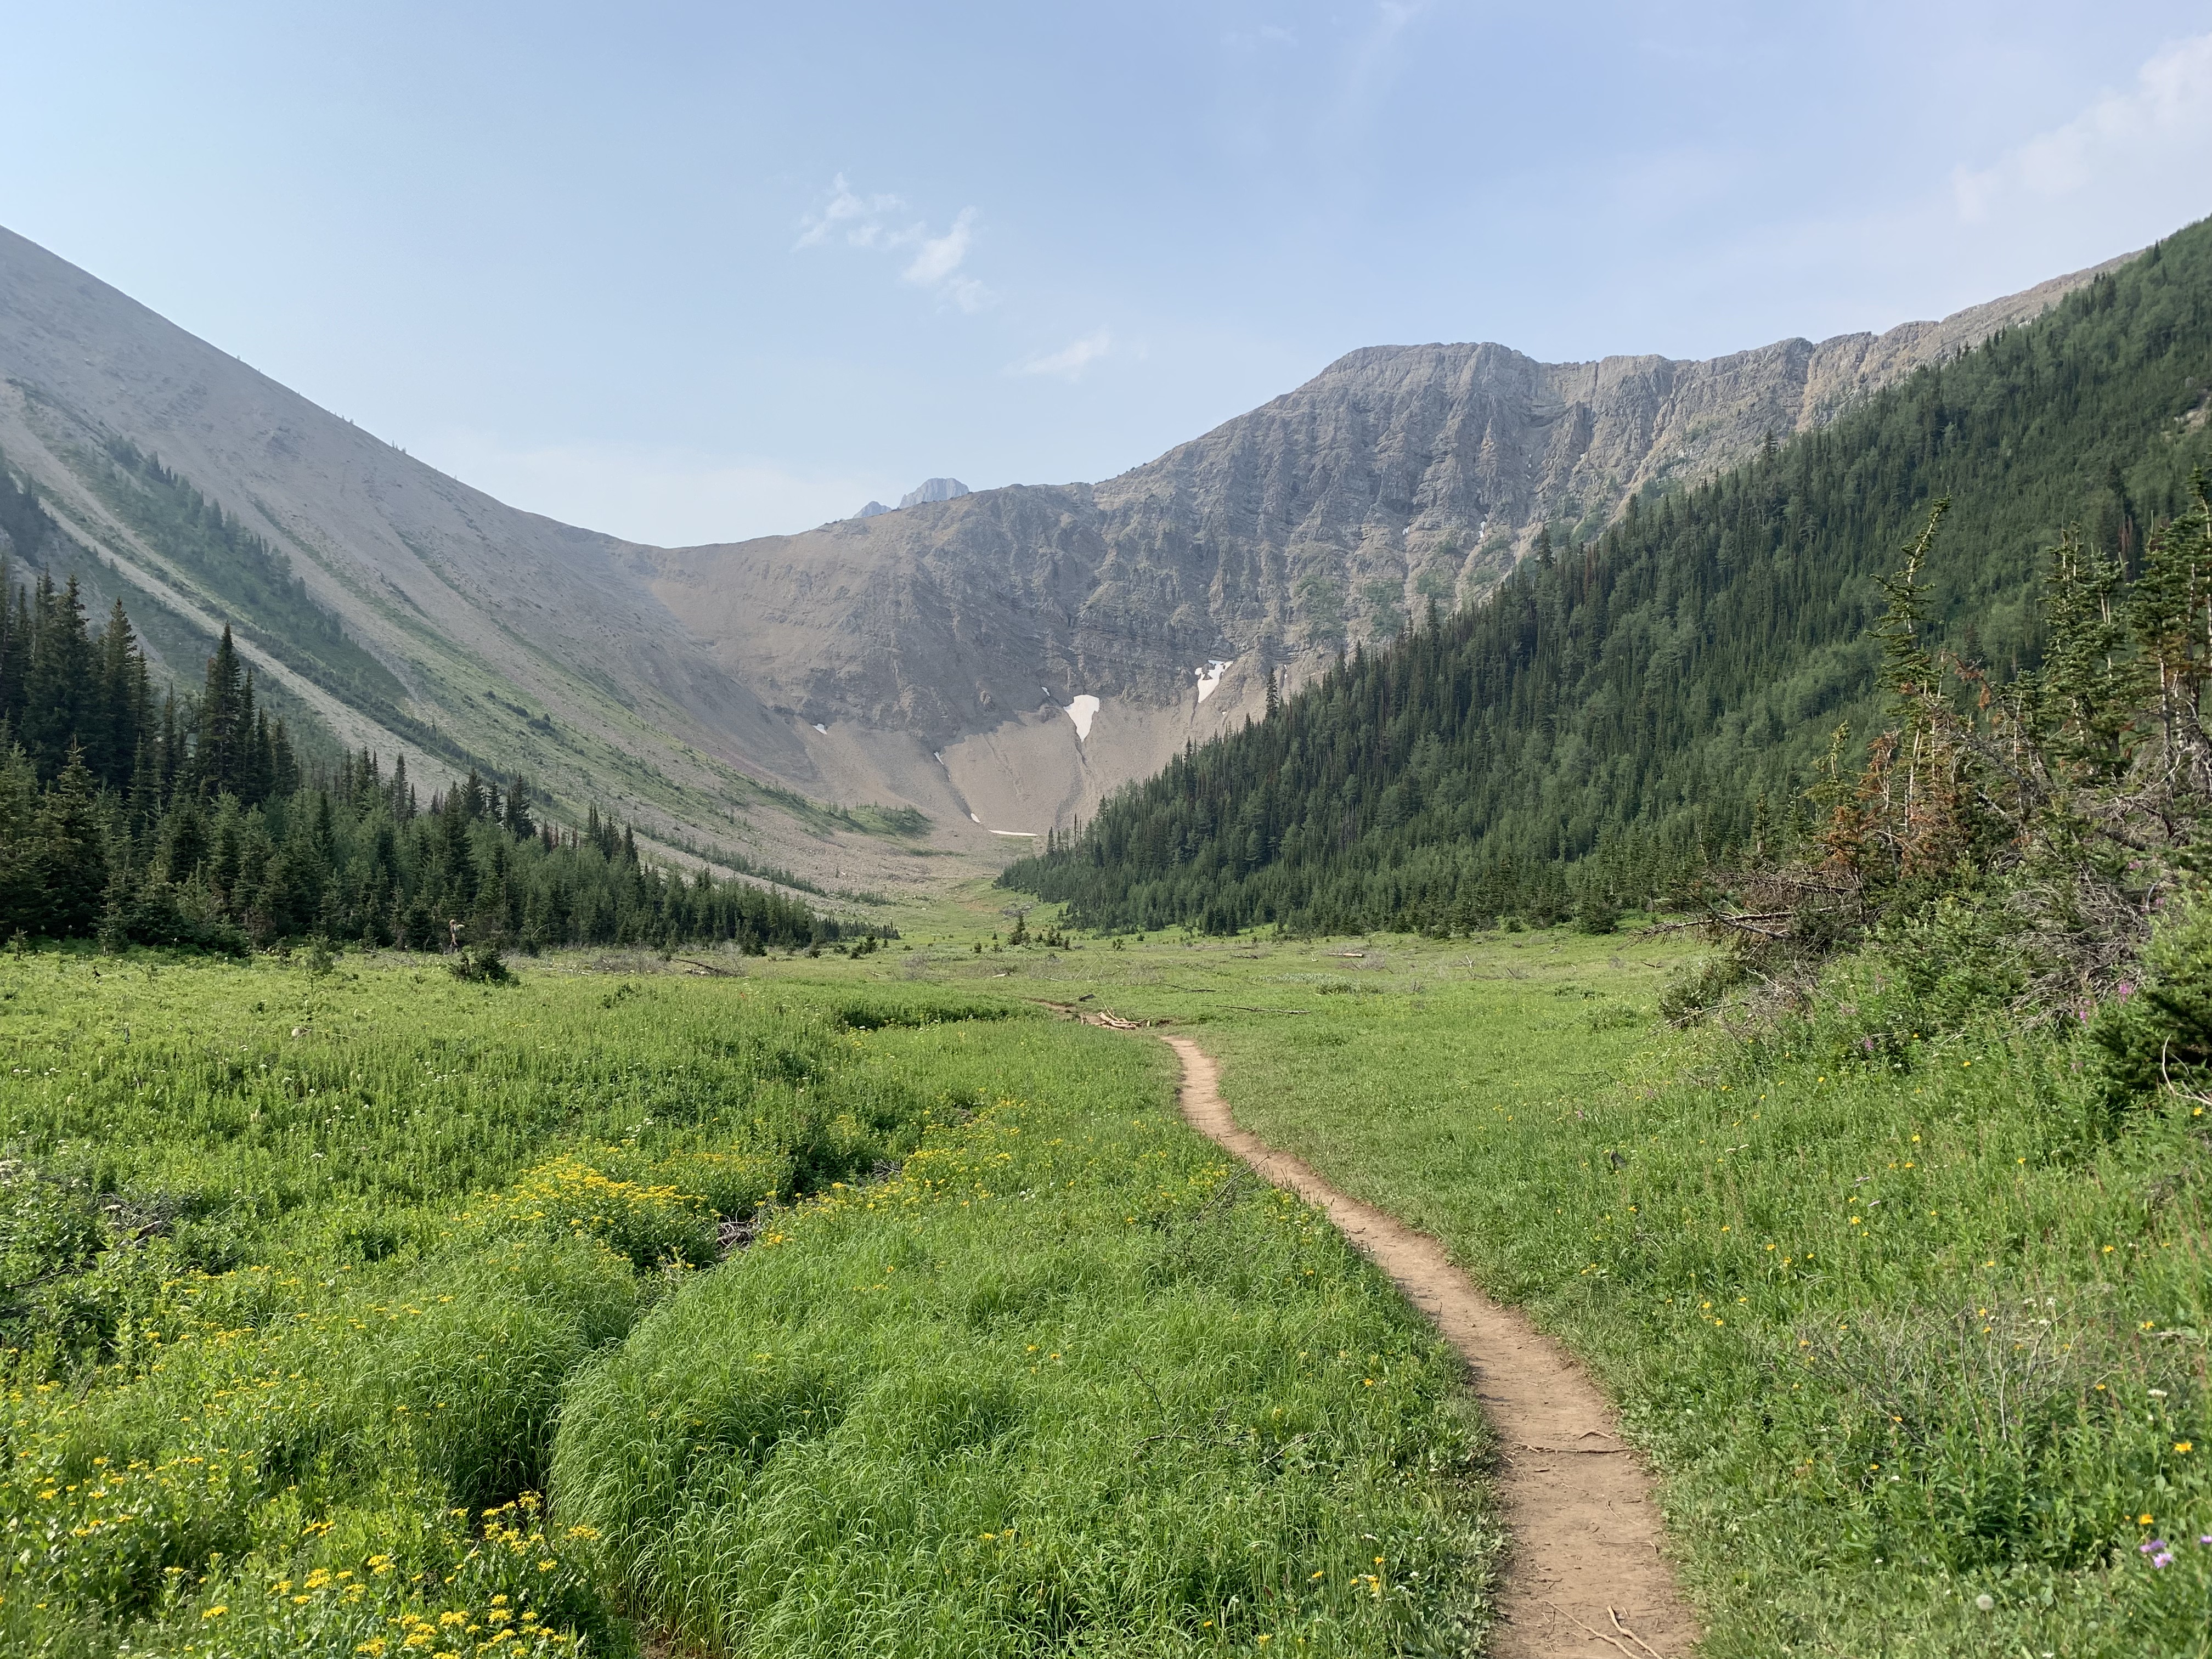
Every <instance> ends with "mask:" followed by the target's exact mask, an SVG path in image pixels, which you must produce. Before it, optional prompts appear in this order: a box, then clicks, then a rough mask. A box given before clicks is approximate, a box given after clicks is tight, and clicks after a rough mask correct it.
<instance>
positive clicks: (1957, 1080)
mask: <svg viewBox="0 0 2212 1659" xmlns="http://www.w3.org/2000/svg"><path fill="white" fill-rule="evenodd" d="M1030 921H1031V922H1035V921H1036V916H1032V917H1030ZM999 925H1000V927H1001V928H1003V927H1006V923H1005V922H1000V924H999ZM927 932H928V929H927V927H917V928H915V929H910V930H909V937H910V938H915V939H920V938H921V937H923V936H925V935H926V934H927ZM1076 943H1077V945H1078V946H1079V948H1076V949H1073V950H1055V951H1042V950H1039V949H1037V948H1036V947H1031V946H1024V947H1020V948H1018V949H1006V948H1004V947H1003V946H1000V948H997V949H995V950H994V949H993V948H992V947H991V946H989V945H987V946H986V949H985V951H984V952H983V954H982V955H981V957H977V956H975V954H974V953H973V951H972V950H970V951H969V955H968V957H967V959H966V960H965V962H963V961H962V959H961V956H960V952H959V951H957V950H956V951H945V952H944V953H942V954H941V955H940V956H939V957H937V958H936V959H934V960H933V961H932V962H930V963H928V964H927V966H921V965H918V964H910V965H909V966H908V969H907V971H908V972H921V973H927V974H928V975H930V976H932V977H939V978H943V979H945V980H946V981H948V982H959V983H966V984H970V985H973V986H976V987H981V988H987V989H995V990H996V991H997V992H998V994H1001V995H1006V996H1016V997H1027V998H1038V999H1047V1000H1055V1001H1060V1002H1071V1003H1072V1002H1075V1001H1076V1000H1078V999H1086V1000H1084V1001H1082V1002H1081V1003H1080V1005H1079V1006H1083V1007H1085V1008H1107V1009H1110V1010H1112V1011H1113V1012H1115V1013H1117V1014H1119V1015H1121V1016H1122V1017H1124V1018H1132V1019H1137V1020H1144V1021H1151V1020H1158V1019H1167V1020H1172V1021H1174V1022H1175V1023H1176V1025H1177V1027H1178V1028H1179V1029H1182V1030H1186V1031H1188V1033H1189V1034H1190V1035H1192V1036H1195V1037H1197V1038H1198V1039H1199V1040H1200V1042H1201V1043H1203V1044H1204V1045H1205V1046H1206V1048H1209V1049H1210V1050H1211V1051H1212V1052H1213V1053H1214V1054H1217V1055H1218V1057H1219V1058H1220V1059H1221V1060H1223V1062H1224V1071H1223V1090H1224V1092H1225V1095H1226V1097H1228V1099H1229V1101H1230V1103H1231V1107H1232V1109H1234V1110H1235V1112H1236V1114H1237V1117H1238V1119H1239V1121H1241V1122H1243V1124H1245V1125H1246V1126H1247V1127H1250V1128H1252V1129H1254V1130H1255V1131H1256V1132H1258V1133H1260V1134H1261V1135H1262V1136H1263V1137H1265V1138H1266V1139H1268V1140H1270V1141H1271V1142H1273V1143H1274V1144H1276V1145H1279V1146H1283V1147H1285V1148H1286V1149H1287V1150H1290V1151H1292V1152H1296V1153H1297V1154H1298V1155H1299V1156H1301V1157H1303V1158H1305V1159H1306V1160H1307V1161H1308V1162H1309V1163H1310V1164H1312V1165H1313V1166H1314V1167H1316V1169H1318V1170H1321V1171H1322V1173H1323V1174H1325V1175H1326V1176H1328V1177H1329V1178H1330V1179H1331V1180H1333V1181H1334V1182H1336V1183H1338V1184H1339V1185H1340V1186H1342V1187H1344V1188H1346V1189H1347V1190H1350V1191H1352V1192H1353V1193H1355V1194H1358V1195H1359V1196H1361V1197H1363V1198H1365V1199H1367V1200H1370V1201H1372V1202H1374V1203H1376V1204H1378V1205H1380V1206H1383V1207H1385V1208H1387V1209H1389V1210H1390V1211H1392V1212H1395V1213H1396V1214H1398V1215H1400V1216H1401V1217H1403V1218H1406V1219H1407V1220H1408V1221H1410V1222H1412V1223H1413V1225H1417V1226H1419V1227H1421V1228H1424V1229H1425V1230H1427V1231H1431V1232H1433V1233H1434V1234H1436V1235H1437V1237H1441V1238H1443V1240H1444V1241H1445V1242H1446V1243H1448V1244H1449V1247H1450V1249H1451V1250H1452V1252H1453V1254H1454V1255H1455V1257H1456V1258H1457V1259H1458V1260H1459V1261H1461V1262H1462V1264H1463V1265H1464V1266H1465V1267H1467V1268H1468V1270H1469V1271H1470V1273H1472V1274H1473V1275H1474V1278H1475V1279H1476V1280H1477V1281H1478V1282H1479V1283H1480V1284H1482V1285H1484V1286H1486V1288H1487V1289H1489V1290H1490V1291H1492V1293H1493V1294H1496V1295H1498V1296H1499V1297H1503V1298H1504V1299H1506V1300H1509V1301H1511V1302H1515V1303H1517V1304H1522V1305H1524V1306H1526V1307H1528V1309H1529V1310H1531V1311H1532V1312H1533V1313H1534V1316H1535V1317H1536V1318H1537V1319H1538V1321H1539V1322H1540V1323H1541V1324H1542V1325H1543V1326H1544V1327H1545V1328H1547V1329H1549V1330H1550V1331H1552V1332H1553V1333H1554V1334H1557V1335H1559V1337H1561V1338H1562V1339H1563V1340H1565V1342H1566V1343H1567V1344H1568V1346H1570V1347H1571V1349H1572V1350H1573V1351H1574V1352H1576V1353H1577V1354H1578V1355H1579V1356H1580V1357H1582V1358H1583V1360H1584V1361H1585V1362H1586V1363H1588V1364H1589V1365H1590V1366H1591V1367H1592V1368H1593V1370H1595V1373H1596V1374H1597V1376H1599V1377H1600V1378H1601V1380H1602V1382H1603V1383H1605V1384H1606V1386H1607V1388H1608V1389H1609V1390H1610V1391H1611V1393H1612V1394H1613V1396H1614V1398H1615V1399H1616V1401H1618V1402H1619V1404H1620V1408H1621V1411H1622V1413H1623V1415H1624V1417H1625V1419H1626V1424H1627V1426H1628V1430H1629V1432H1630V1434H1631V1436H1632V1438H1633V1439H1635V1440H1636V1442H1637V1443H1638V1444H1639V1445H1640V1446H1642V1447H1643V1448H1644V1449H1645V1450H1646V1451H1647V1452H1648V1453H1649V1454H1650V1457H1651V1459H1652V1461H1653V1462H1654V1464H1655V1466H1656V1470H1657V1472H1658V1474H1659V1475H1660V1477H1661V1480H1662V1499H1663V1501H1664V1503H1665V1504H1666V1509H1667V1513H1668V1518H1669V1524H1670V1527H1671V1528H1672V1531H1673V1534H1674V1541H1675V1544H1676V1547H1677V1550H1678V1552H1679V1559H1680V1563H1681V1565H1682V1568H1683V1571H1684V1573H1685V1577H1686V1583H1687V1584H1688V1587H1689V1589H1690V1590H1691V1592H1692V1596H1693V1597H1694V1599H1695V1600H1696V1601H1697V1602H1698V1604H1699V1609H1700V1612H1701V1613H1702V1614H1703V1615H1704V1617H1705V1620H1706V1621H1707V1623H1708V1625H1709V1626H1710V1635H1709V1638H1708V1641H1707V1644H1706V1649H1705V1650H1706V1651H1708V1652H1709V1653H1711V1654H1715V1655H1729V1656H1735V1655H1741V1656H1745V1659H1750V1656H1763V1655H1771V1654H1776V1653H1785V1652H1796V1653H1820V1654H1837V1655H1853V1654H1872V1653H1883V1654H1910V1653H1926V1654H1951V1653H1975V1654H1979V1653H2004V1654H2013V1653H2019V1654H2027V1655H2031V1656H2033V1655H2039V1654H2043V1653H2046V1652H2048V1653H2052V1654H2059V1653H2063V1654H2067V1655H2077V1656H2078V1655H2106V1654H2109V1655H2113V1656H2119V1655H2145V1654H2161V1655H2183V1654H2191V1655H2194V1654H2203V1653H2207V1652H2212V1571H2209V1570H2208V1569H2212V1543H2206V1542H2202V1540H2204V1539H2206V1538H2208V1537H2212V1481H2208V1480H2207V1479H2206V1477H2205V1474H2204V1469H2205V1465H2206V1462H2207V1460H2208V1455H2212V1391H2208V1387H2207V1381H2208V1379H2207V1376H2206V1351H2205V1338H2206V1333H2207V1332H2208V1330H2212V1320H2208V1318H2207V1310H2206V1305H2205V1304H2206V1299H2207V1292H2208V1288H2212V1273H2208V1267H2212V1264H2208V1261H2207V1246H2208V1231H2207V1226H2206V1219H2207V1218H2206V1194H2207V1187H2208V1177H2207V1175H2206V1170H2207V1162H2206V1159H2207V1152H2208V1146H2212V1139H2208V1134H2207V1123H2208V1119H2207V1116H2206V1115H2205V1110H2204V1108H2203V1105H2201V1104H2198V1103H2192V1102H2191V1101H2188V1100H2179V1099H2175V1100H2169V1102H2168V1103H2166V1105H2164V1106H2162V1107H2159V1108H2154V1109H2143V1110H2142V1111H2140V1112H2138V1113H2136V1114H2134V1115H2131V1116H2130V1118H2129V1119H2128V1120H2127V1121H2124V1122H2122V1123H2119V1124H2114V1123H2112V1122H2111V1121H2107V1119H2106V1115H2105V1114H2104V1112H2103V1111H2102V1110H2101V1109H2100V1107H2099V1106H2098V1104H2097V1103H2096V1101H2095V1099H2094V1097H2093V1093H2092V1091H2090V1090H2089V1089H2088V1087H2087V1084H2086V1081H2085V1079H2084V1076H2083V1073H2082V1055H2081V1045H2080V1044H2079V1043H2074V1044H2068V1043H2065V1042H2060V1041H2058V1040H2056V1039H2052V1038H2048V1037H2043V1038H2033V1039H2031V1038H2023V1037H2019V1036H2012V1035H2008V1034H2007V1033H2005V1032H2003V1031H2001V1030H1987V1031H1983V1032H1979V1033H1977V1032H1975V1031H1972V1030H1969V1031H1968V1032H1967V1033H1966V1034H1963V1035H1962V1034H1959V1033H1956V1032H1954V1033H1953V1034H1951V1035H1948V1036H1942V1038H1941V1039H1940V1040H1938V1039H1937V1038H1936V1037H1935V1036H1928V1035H1923V1032H1922V1031H1921V1030H1917V1029H1916V1020H1915V1014H1916V1012H1918V1013H1920V1014H1922V1015H1924V1018H1922V1019H1920V1020H1919V1021H1918V1022H1917V1023H1918V1024H1924V1026H1925V1030H1926V1032H1927V1033H1935V1032H1936V1031H1937V1030H1939V1029H1941V1027H1940V1025H1939V1023H1938V1022H1939V1018H1940V1016H1941V1014H1942V1010H1941V1009H1939V1008H1936V1007H1933V1006H1928V1004H1929V999H1927V998H1922V999H1921V1000H1918V1001H1916V1000H1915V998H1916V994H1915V993H1914V991H1913V990H1912V988H1911V985H1910V984H1908V983H1907V981H1913V980H1915V978H1916V976H1915V975H1913V974H1912V973H1911V972H1907V973H1905V974H1902V975H1900V974H1899V971H1898V969H1895V968H1889V969H1884V968H1883V967H1882V965H1881V963H1880V961H1879V959H1878V958H1873V957H1869V958H1865V959H1862V960H1858V961H1856V962H1852V963H1845V964H1844V965H1843V966H1842V967H1840V968H1838V969H1837V970H1836V971H1835V973H1834V974H1832V976H1831V982H1830V984H1829V986H1828V987H1827V988H1826V992H1825V993H1824V995H1823V998H1822V1000H1821V1001H1820V1005H1819V1006H1818V1007H1817V1009H1816V1010H1815V1011H1814V1012H1812V1013H1810V1014H1808V1015H1807V1016H1805V1017H1804V1018H1796V1019H1791V1020H1787V1021H1784V1022H1782V1023H1780V1024H1769V1025H1766V1026H1763V1027H1761V1028H1759V1030H1758V1031H1757V1032H1756V1033H1755V1034H1753V1035H1751V1036H1741V1035H1732V1034H1729V1033H1726V1032H1720V1031H1712V1030H1706V1031H1695V1032H1687V1033H1686V1032H1682V1031H1678V1030H1674V1029H1673V1028H1671V1027H1669V1026H1668V1025H1667V1024H1665V1023H1664V1022H1662V1020H1661V1019H1660V1018H1658V1005H1659V1001H1660V998H1661V994H1662V990H1663V989H1664V987H1665V986H1666V983H1667V981H1668V978H1669V976H1670V975H1674V974H1675V973H1676V972H1678V971H1680V970H1681V969H1684V968H1685V967H1686V966H1688V965H1690V964H1692V963H1695V962H1696V960H1697V959H1698V958H1699V956H1700V955H1701V947H1700V946H1699V945H1697V944H1696V943H1695V942H1694V941H1693V940H1692V939H1690V938H1689V937H1688V936H1686V935H1684V934H1681V933H1673V934H1654V933H1640V934H1639V933H1637V932H1636V931H1635V930H1634V929H1633V928H1632V927H1629V928H1625V929H1624V930H1623V931H1622V932H1620V933H1616V934H1613V935H1609V936H1605V937H1599V938H1591V937H1586V936H1583V935H1581V934H1577V933H1571V932H1568V931H1565V930H1558V931H1551V932H1537V933H1496V934H1492V935H1488V936H1486V937H1483V938H1480V939H1473V940H1469V939H1459V940H1450V941H1440V940H1435V939H1417V938H1411V937H1406V936H1395V937H1389V938H1384V937H1377V938H1375V939H1365V940H1351V941H1342V940H1340V941H1333V942H1312V941H1297V940H1276V939H1261V938H1258V937H1255V936H1248V937H1246V938H1244V939H1198V938H1194V937H1184V936H1181V935H1177V936H1167V935H1160V936H1156V937H1155V938H1154V939H1152V940H1151V941H1149V942H1144V943H1140V942H1139V941H1138V940H1137V939H1124V940H1122V941H1121V944H1120V945H1115V944H1113V943H1112V942H1110V941H1103V940H1084V941H1077V942H1076ZM810 966H811V964H810ZM780 971H792V970H789V969H785V970H780ZM1002 975H1003V977H1001V976H1002ZM1939 976H1940V964H1939V965H1938V966H1937V968H1936V969H1934V970H1933V971H1931V972H1929V973H1926V974H1923V975H1918V976H1917V978H1918V979H1920V980H1923V981H1931V982H1932V981H1934V980H1935V979H1936V978H1937V977H1939ZM1936 988H1937V991H1938V992H1940V987H1936ZM1984 1598H1986V1605H1984Z"/></svg>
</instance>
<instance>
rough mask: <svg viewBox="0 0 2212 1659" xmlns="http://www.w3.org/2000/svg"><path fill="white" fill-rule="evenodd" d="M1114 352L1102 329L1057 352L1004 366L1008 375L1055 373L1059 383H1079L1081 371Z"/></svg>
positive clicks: (1110, 341) (1112, 340)
mask: <svg viewBox="0 0 2212 1659" xmlns="http://www.w3.org/2000/svg"><path fill="white" fill-rule="evenodd" d="M1113 349H1114V337H1113V335H1112V334H1111V333H1109V331H1106V330H1105V329H1103V328H1102V329H1100V330H1099V331H1097V333H1095V334H1086V335H1085V336H1084V337H1082V338H1081V339H1079V340H1072V341H1070V342H1069V343H1067V344H1066V345H1064V346H1062V347H1061V348H1060V349H1059V350H1057V351H1050V352H1044V353H1042V354H1040V355H1038V356H1034V357H1027V358H1024V359H1023V360H1022V361H1021V362H1018V363H1012V364H1009V365H1008V366H1007V369H1006V373H1008V374H1056V375H1058V376H1060V378H1061V379H1062V380H1081V379H1082V378H1083V371H1084V370H1085V369H1086V368H1090V367H1091V364H1093V363H1095V362H1097V361H1098V360H1099V359H1100V358H1101V357H1104V356H1109V355H1110V354H1111V353H1112V351H1113Z"/></svg>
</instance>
